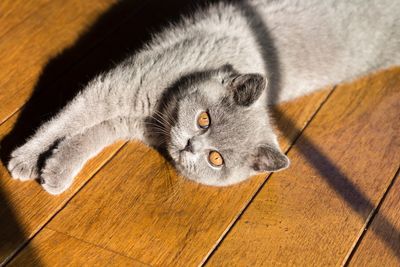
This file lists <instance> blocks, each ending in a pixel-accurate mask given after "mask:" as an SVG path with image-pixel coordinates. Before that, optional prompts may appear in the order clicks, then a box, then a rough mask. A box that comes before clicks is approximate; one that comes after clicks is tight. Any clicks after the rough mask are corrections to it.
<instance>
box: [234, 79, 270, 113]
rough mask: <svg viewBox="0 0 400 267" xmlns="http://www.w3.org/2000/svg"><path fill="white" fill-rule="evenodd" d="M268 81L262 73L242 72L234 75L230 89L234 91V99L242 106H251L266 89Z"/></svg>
mask: <svg viewBox="0 0 400 267" xmlns="http://www.w3.org/2000/svg"><path fill="white" fill-rule="evenodd" d="M266 84H267V82H266V79H265V78H264V77H263V76H262V75H260V74H254V73H251V74H241V75H237V76H235V77H233V78H232V79H231V81H230V83H229V85H228V90H231V92H232V93H233V100H234V101H235V103H236V104H238V105H240V106H250V105H251V104H253V103H254V102H255V101H256V100H257V99H258V98H259V97H260V96H261V94H262V92H263V91H264V90H265V86H266Z"/></svg>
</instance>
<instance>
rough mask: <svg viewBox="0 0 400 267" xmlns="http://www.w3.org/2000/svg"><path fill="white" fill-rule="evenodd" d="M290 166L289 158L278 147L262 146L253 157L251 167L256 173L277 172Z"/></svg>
mask: <svg viewBox="0 0 400 267" xmlns="http://www.w3.org/2000/svg"><path fill="white" fill-rule="evenodd" d="M289 165H290V160H289V158H288V157H287V156H286V155H285V154H283V153H282V151H281V150H280V149H279V148H278V147H274V146H271V145H266V144H264V145H260V146H258V147H257V149H256V151H255V153H254V155H253V156H252V157H251V167H252V168H253V170H255V171H256V172H265V171H267V172H276V171H280V170H284V169H286V168H287V167H289Z"/></svg>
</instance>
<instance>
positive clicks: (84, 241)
mask: <svg viewBox="0 0 400 267" xmlns="http://www.w3.org/2000/svg"><path fill="white" fill-rule="evenodd" d="M46 228H47V229H49V230H51V231H54V232H57V233H59V234H62V235H65V236H68V237H70V238H73V239H75V240H78V241H81V242H83V243H86V244H89V245H92V246H94V247H97V248H100V249H103V250H106V251H109V252H111V253H114V254H117V255H119V256H122V257H124V258H127V259H131V260H134V261H137V262H140V263H142V264H144V265H148V266H152V265H150V264H148V263H146V262H142V261H140V260H138V259H135V258H133V257H130V256H128V255H125V254H122V253H121V252H118V251H115V250H113V249H109V248H106V247H103V246H100V245H99V244H95V243H92V242H90V241H86V240H84V239H81V238H78V237H76V236H73V235H70V234H68V233H66V232H61V231H58V230H56V229H54V228H51V227H46Z"/></svg>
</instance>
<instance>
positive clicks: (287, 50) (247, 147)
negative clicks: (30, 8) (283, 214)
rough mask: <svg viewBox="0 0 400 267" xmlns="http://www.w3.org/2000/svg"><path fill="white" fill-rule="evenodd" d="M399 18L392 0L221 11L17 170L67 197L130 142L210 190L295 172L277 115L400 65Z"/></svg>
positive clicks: (83, 105)
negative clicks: (276, 110) (159, 153)
mask: <svg viewBox="0 0 400 267" xmlns="http://www.w3.org/2000/svg"><path fill="white" fill-rule="evenodd" d="M399 14H400V1H389V0H380V1H372V0H370V1H368V0H353V1H344V0H335V1H333V0H326V1H318V0H307V1H297V0H291V1H289V0H282V1H267V0H265V1H261V0H254V1H244V0H243V1H238V2H232V3H223V2H221V3H216V4H210V5H209V6H208V7H207V8H203V9H200V10H198V11H196V12H194V13H193V14H192V15H191V16H187V17H182V18H181V20H180V22H179V23H176V24H174V25H171V26H169V27H168V28H166V29H164V30H163V31H161V32H160V33H158V34H156V35H155V36H154V37H153V39H152V40H151V41H150V42H149V43H148V44H146V45H145V46H144V47H143V48H142V49H141V50H140V51H139V52H137V53H135V54H134V55H131V56H130V57H128V58H126V59H125V60H123V61H122V62H121V63H119V64H117V65H116V66H115V67H114V68H113V69H111V70H110V71H108V72H106V73H101V74H99V75H98V76H97V77H95V78H94V79H93V80H92V81H90V82H89V83H88V84H87V85H86V86H85V88H84V89H83V90H82V91H81V92H80V93H79V94H78V95H77V96H76V97H75V98H74V99H73V100H72V101H71V102H70V103H69V104H67V105H66V106H65V107H64V108H63V109H62V110H61V111H60V112H59V113H58V114H57V115H56V116H55V117H53V118H52V119H51V120H50V121H48V122H46V123H44V124H43V125H42V126H41V127H39V128H38V129H37V131H36V132H35V134H34V135H33V136H32V137H31V138H29V139H28V140H27V142H26V143H25V144H24V145H22V146H21V147H19V148H16V149H15V150H14V151H13V152H12V154H11V159H10V161H9V163H8V170H9V171H10V173H11V176H12V177H13V178H15V179H19V180H22V181H25V180H30V179H36V178H40V179H41V183H42V186H43V188H44V189H45V190H46V191H47V192H48V193H50V194H54V195H57V194H60V193H62V192H64V191H65V190H66V189H68V188H69V187H70V185H71V184H72V182H73V179H74V177H75V176H76V175H77V173H78V172H79V171H80V170H81V168H82V167H83V166H84V164H85V163H86V162H87V160H88V159H90V158H92V157H94V156H95V155H96V154H98V153H99V152H100V151H101V150H102V149H103V148H104V147H106V146H108V145H110V144H112V143H114V142H115V141H116V140H119V139H122V140H133V139H134V140H141V141H143V142H144V143H146V144H148V145H150V146H153V147H157V148H159V149H160V150H163V151H165V153H166V157H168V158H169V159H170V160H171V162H172V163H173V164H174V166H175V167H176V169H177V170H178V171H179V172H180V173H181V174H182V175H184V176H185V177H187V178H188V179H191V180H194V181H196V182H199V183H202V184H206V185H214V186H227V185H231V184H235V183H238V182H241V181H243V180H245V179H247V178H248V177H250V176H252V175H255V174H258V173H262V172H275V171H279V170H282V169H285V168H287V167H288V166H289V164H290V161H289V159H288V158H287V156H286V155H285V154H284V153H283V152H282V150H281V149H280V147H279V145H278V140H277V136H276V134H275V133H274V130H273V125H272V122H271V119H270V117H269V115H268V104H276V103H279V102H283V101H288V100H291V99H293V98H296V97H298V96H302V95H305V94H308V93H310V92H313V91H315V90H317V89H320V88H322V87H324V86H326V85H329V84H335V83H339V82H342V81H346V80H350V79H353V78H355V77H357V76H360V75H363V74H366V73H368V72H371V71H373V70H376V69H378V68H385V67H389V66H392V65H398V64H400V49H399V48H400V15H399ZM44 154H46V155H47V156H46V158H45V161H44V164H41V167H39V164H38V161H39V158H40V157H42V156H43V155H44ZM132 164H134V163H132Z"/></svg>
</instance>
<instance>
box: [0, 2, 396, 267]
mask: <svg viewBox="0 0 400 267" xmlns="http://www.w3.org/2000/svg"><path fill="white" fill-rule="evenodd" d="M188 2H189V1H186V2H185V1H183V0H170V1H164V2H163V1H158V0H153V1H149V2H141V1H129V2H118V1H116V0H100V1H99V0H96V1H94V0H87V1H78V0H64V1H60V0H55V1H46V0H40V1H31V2H29V1H10V0H5V1H3V2H2V3H0V15H1V16H0V88H1V89H0V140H1V141H0V142H1V143H0V154H1V159H2V162H1V163H0V265H11V266H66V265H70V266H81V265H87V266H93V265H95V266H99V265H100V266H106V265H107V266H142V265H144V266H149V265H150V266H153V265H156V266H175V265H180V266H196V265H209V266H221V265H222V266H232V265H234V266H235V265H237V266H275V265H296V266H331V265H350V266H380V265H383V266H397V265H399V264H400V220H399V218H400V204H399V203H400V202H399V198H400V181H399V179H400V177H399V174H398V173H399V163H400V123H399V122H400V120H399V118H400V68H392V69H389V70H384V71H380V72H378V73H375V74H372V75H370V76H368V77H364V78H361V79H359V80H357V81H354V82H351V83H347V84H340V85H338V86H335V87H329V88H325V89H324V90H321V91H319V92H317V93H315V94H312V95H310V96H306V97H303V98H300V99H297V100H295V101H293V102H290V103H286V104H284V105H280V106H279V107H277V108H275V110H274V111H273V115H274V116H275V118H276V124H277V129H278V130H279V131H280V133H281V136H280V143H281V145H282V147H283V149H284V150H285V151H286V152H287V154H288V156H289V158H291V161H292V164H291V167H290V168H289V169H288V170H285V171H283V172H279V173H274V174H272V175H260V176H257V177H253V178H252V179H251V180H249V181H247V182H244V183H242V184H239V185H236V186H232V187H226V188H213V187H206V186H202V185H198V184H195V183H193V182H190V181H187V180H184V179H183V178H181V177H180V176H179V175H177V174H176V172H175V171H174V169H173V168H172V167H171V166H170V165H169V164H168V163H167V162H166V161H165V159H164V158H163V157H161V156H160V155H159V154H158V153H157V152H156V151H154V150H153V149H150V148H148V147H146V146H144V145H143V144H140V143H138V142H130V143H125V142H119V143H117V144H114V145H112V146H110V147H109V148H107V149H106V150H105V151H103V152H102V153H101V154H100V155H99V156H97V157H96V158H94V159H93V160H91V161H90V162H89V163H88V164H87V165H86V166H85V167H84V169H83V170H82V171H81V172H80V174H79V175H78V177H77V178H76V180H75V182H74V184H73V186H72V187H71V188H70V189H69V190H68V191H67V192H65V193H64V194H62V195H60V196H56V197H55V196H51V195H48V194H47V193H45V192H44V191H43V190H42V188H41V187H40V185H39V184H38V183H37V182H23V183H22V182H18V181H14V180H12V179H11V178H10V175H9V174H8V172H7V170H6V168H5V166H4V165H5V163H6V162H7V160H8V155H9V152H10V151H11V149H12V147H13V146H15V145H18V144H20V143H22V142H23V140H24V139H25V138H26V137H27V136H29V135H30V134H31V133H32V129H34V128H36V127H37V126H38V125H39V124H40V122H41V121H43V120H45V119H46V118H48V117H49V116H51V114H54V113H55V112H56V111H57V110H58V109H59V108H60V107H61V106H62V105H64V104H65V103H66V102H67V101H68V100H69V99H71V97H73V95H74V94H76V92H77V91H78V90H79V88H80V87H81V86H82V85H83V84H85V82H87V81H88V80H89V79H90V78H91V77H93V75H95V74H96V73H97V72H98V71H102V70H104V69H107V68H108V67H109V66H110V65H112V64H114V63H115V62H118V61H119V60H120V59H121V58H123V57H124V56H125V55H126V54H127V53H128V51H135V49H137V48H138V47H139V46H140V44H141V43H142V42H143V41H144V40H147V39H148V38H149V29H157V28H158V27H159V26H160V25H163V23H165V21H167V20H168V19H169V18H171V17H172V18H175V17H176V14H178V13H179V12H184V11H185V10H186V8H187V7H190V3H188ZM156 8H157V10H162V12H157V11H155V10H156ZM143 155H146V157H143Z"/></svg>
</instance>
